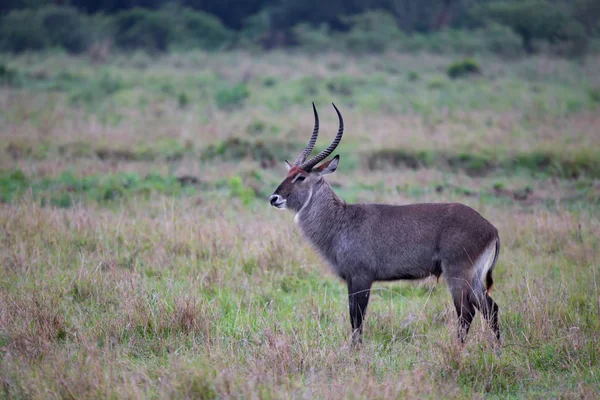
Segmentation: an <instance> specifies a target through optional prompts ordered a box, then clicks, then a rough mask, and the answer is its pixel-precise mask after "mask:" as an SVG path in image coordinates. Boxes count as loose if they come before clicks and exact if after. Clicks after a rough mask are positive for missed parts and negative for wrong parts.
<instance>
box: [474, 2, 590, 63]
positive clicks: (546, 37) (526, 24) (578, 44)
mask: <svg viewBox="0 0 600 400" xmlns="http://www.w3.org/2000/svg"><path fill="white" fill-rule="evenodd" d="M477 14H479V16H480V17H482V18H489V19H491V20H493V21H496V22H498V23H500V24H502V25H505V26H508V27H510V28H511V29H512V30H513V31H514V32H515V33H517V34H518V35H519V36H520V37H521V40H522V45H523V48H524V49H525V50H526V51H527V52H529V53H533V52H535V50H536V49H535V46H534V42H535V40H543V41H545V42H548V43H551V44H555V45H556V46H557V47H558V48H562V49H564V48H566V49H567V50H566V51H564V50H563V51H561V52H562V53H565V54H567V55H580V54H582V53H583V52H585V49H586V46H587V36H586V34H585V28H584V26H583V25H581V24H580V23H579V22H577V20H575V19H574V18H573V17H572V16H571V15H570V14H569V12H568V10H567V9H566V8H564V6H561V5H560V4H556V3H551V2H548V1H544V0H525V1H519V2H504V1H493V2H491V3H489V4H487V5H486V6H484V7H483V8H480V9H479V10H478V11H477Z"/></svg>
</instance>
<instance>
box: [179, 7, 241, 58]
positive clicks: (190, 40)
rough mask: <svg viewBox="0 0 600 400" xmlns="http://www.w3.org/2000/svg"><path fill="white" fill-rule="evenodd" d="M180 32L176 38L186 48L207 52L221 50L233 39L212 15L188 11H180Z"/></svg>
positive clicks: (228, 31) (230, 33)
mask: <svg viewBox="0 0 600 400" xmlns="http://www.w3.org/2000/svg"><path fill="white" fill-rule="evenodd" d="M181 11H182V12H181V14H179V15H181V28H182V29H181V32H180V34H179V37H178V38H177V39H178V40H179V41H180V42H181V43H184V44H185V46H186V47H200V48H203V49H207V50H214V49H219V48H222V47H223V46H225V45H227V44H228V43H229V42H230V41H231V40H232V38H233V33H232V32H231V31H230V30H229V29H227V28H226V27H225V26H224V25H223V24H222V23H221V21H220V20H219V19H218V18H216V17H215V16H213V15H210V14H206V13H204V12H201V11H192V10H189V9H182V10H181Z"/></svg>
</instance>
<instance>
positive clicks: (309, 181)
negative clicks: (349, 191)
mask: <svg viewBox="0 0 600 400" xmlns="http://www.w3.org/2000/svg"><path fill="white" fill-rule="evenodd" d="M333 107H334V108H335V111H336V113H337V115H338V119H339V130H338V133H337V135H336V137H335V139H334V140H333V142H332V143H331V144H330V145H329V147H327V148H326V149H325V150H323V151H321V152H320V153H319V154H317V155H316V156H314V157H312V158H311V159H309V160H306V159H307V158H308V156H309V155H310V153H311V152H312V150H313V147H314V145H315V143H316V141H317V137H318V133H319V116H318V114H317V109H316V107H315V105H314V103H313V112H314V118H315V124H314V129H313V133H312V136H311V138H310V140H309V142H308V145H307V146H306V147H305V148H304V150H302V151H301V152H300V154H299V155H298V157H297V158H296V160H295V161H294V162H293V163H292V164H290V163H289V162H288V161H287V160H286V161H285V162H286V165H287V168H288V173H287V176H286V178H285V179H284V180H283V181H282V182H281V184H280V185H279V186H278V187H277V189H276V190H275V192H274V193H273V194H272V195H271V197H270V203H271V205H272V206H273V207H276V208H278V209H288V210H290V211H292V212H294V213H295V214H296V215H295V217H294V220H295V222H296V224H297V225H298V226H299V228H300V230H301V231H302V233H303V235H304V236H305V238H306V239H308V241H309V242H310V243H311V244H312V246H313V248H314V249H316V250H317V252H318V253H319V254H320V255H321V256H322V257H323V258H324V259H325V260H326V261H327V263H328V264H329V266H330V267H331V268H332V269H333V271H334V272H335V273H336V274H337V275H338V276H339V277H340V278H341V279H342V280H344V281H345V282H346V284H347V286H348V302H349V308H350V324H351V326H352V335H351V338H352V344H353V345H356V344H358V343H361V342H362V331H363V319H364V317H365V314H366V311H367V305H368V303H369V295H370V293H371V286H372V284H373V282H376V281H394V280H401V279H402V280H416V279H423V278H427V277H429V276H431V275H434V276H436V277H437V278H438V279H439V277H440V276H441V275H443V276H444V278H445V280H446V282H447V285H448V288H449V290H450V293H451V295H452V299H453V302H454V306H455V308H456V313H457V315H458V335H457V336H458V340H460V342H461V343H463V344H464V342H465V339H466V336H467V333H468V332H469V327H470V325H471V322H472V320H473V317H474V315H475V310H476V309H478V310H479V311H480V312H481V313H482V315H483V317H484V318H485V319H486V321H487V323H488V324H489V326H490V328H491V329H492V331H493V333H494V334H495V337H496V338H497V339H498V340H500V329H499V326H498V305H497V304H496V303H495V302H494V300H492V298H491V297H490V295H489V292H490V289H491V288H492V285H493V279H492V270H493V268H494V266H495V264H496V261H497V260H498V255H499V253H500V238H499V236H498V230H497V229H496V228H495V227H494V225H492V224H491V223H490V222H488V221H487V220H486V219H485V218H484V217H482V216H481V215H480V214H479V213H478V212H477V211H475V210H474V209H472V208H471V207H468V206H466V205H464V204H460V203H421V204H411V205H389V204H368V203H363V204H348V203H346V202H344V201H343V200H341V199H340V198H339V197H338V196H337V195H336V194H335V192H334V191H333V189H332V188H331V186H330V185H329V184H328V183H327V181H326V180H325V179H324V176H325V175H328V174H332V173H334V172H335V171H336V170H337V167H338V164H339V161H340V157H339V155H336V156H335V157H333V158H332V159H330V160H329V161H325V162H323V163H322V164H321V165H319V166H317V164H318V163H320V162H321V161H323V160H325V159H326V158H327V157H329V155H330V154H331V153H332V152H333V151H334V150H335V149H336V147H337V146H338V144H339V143H340V141H341V140H342V135H343V132H344V120H343V118H342V114H341V113H340V111H339V110H338V109H337V107H336V106H335V104H333ZM484 280H485V282H484Z"/></svg>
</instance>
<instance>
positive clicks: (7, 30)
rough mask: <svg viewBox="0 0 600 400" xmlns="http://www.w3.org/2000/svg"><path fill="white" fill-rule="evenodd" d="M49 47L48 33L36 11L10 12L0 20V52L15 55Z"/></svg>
mask: <svg viewBox="0 0 600 400" xmlns="http://www.w3.org/2000/svg"><path fill="white" fill-rule="evenodd" d="M49 45H50V40H49V39H48V33H47V32H46V30H45V28H44V26H43V24H42V23H41V20H40V16H39V13H37V12H36V11H31V10H22V11H11V12H10V13H9V14H8V15H6V16H4V17H3V18H2V20H1V22H0V49H1V50H3V51H11V52H15V53H17V52H22V51H28V50H41V49H44V48H46V47H48V46H49Z"/></svg>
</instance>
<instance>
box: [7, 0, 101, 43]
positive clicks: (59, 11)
mask: <svg viewBox="0 0 600 400" xmlns="http://www.w3.org/2000/svg"><path fill="white" fill-rule="evenodd" d="M92 31H93V27H92V26H90V21H89V19H88V18H87V16H86V15H85V14H81V13H79V12H78V11H77V10H76V9H74V8H71V7H56V6H49V7H43V8H39V9H33V10H21V11H12V12H10V13H9V14H8V15H6V16H4V17H3V18H2V20H1V22H0V37H1V39H0V48H1V49H3V50H7V51H12V52H22V51H27V50H41V49H44V48H46V47H61V48H63V49H65V50H67V51H69V52H71V53H80V52H82V51H84V50H85V49H87V46H88V44H89V42H90V38H91V34H92Z"/></svg>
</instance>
